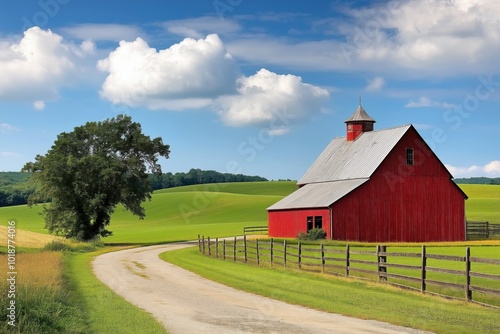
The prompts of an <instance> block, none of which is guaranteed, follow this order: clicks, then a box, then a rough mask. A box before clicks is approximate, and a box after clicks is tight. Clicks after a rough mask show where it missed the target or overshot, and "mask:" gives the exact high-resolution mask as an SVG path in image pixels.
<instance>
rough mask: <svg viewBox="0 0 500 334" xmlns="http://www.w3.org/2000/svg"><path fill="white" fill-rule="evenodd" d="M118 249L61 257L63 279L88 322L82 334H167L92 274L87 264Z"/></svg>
mask: <svg viewBox="0 0 500 334" xmlns="http://www.w3.org/2000/svg"><path fill="white" fill-rule="evenodd" d="M119 249H123V248H111V247H106V248H103V249H100V250H98V251H95V252H92V253H80V254H77V253H66V254H65V255H64V260H65V264H64V269H65V275H66V277H68V280H69V282H71V284H70V288H71V290H72V291H75V294H76V296H77V298H78V300H79V301H80V303H81V305H82V306H83V307H84V309H85V315H86V317H87V318H88V322H89V325H88V331H86V333H96V334H101V333H102V334H108V333H109V334H116V333H145V334H160V333H161V334H164V333H167V331H166V329H165V328H164V327H163V326H162V325H161V324H160V323H159V322H158V321H157V320H156V319H155V318H154V317H153V316H152V315H151V314H149V313H147V312H146V311H144V310H141V309H139V308H138V307H136V306H134V305H132V304H130V303H129V302H127V301H126V300H125V299H123V298H122V297H120V296H118V295H117V294H116V293H114V292H113V291H111V290H110V289H109V288H108V287H107V286H106V285H104V284H103V283H102V282H101V281H99V279H97V277H95V276H94V274H93V273H92V268H91V262H92V259H93V258H94V257H95V256H97V255H100V254H103V253H106V252H110V251H116V250H119Z"/></svg>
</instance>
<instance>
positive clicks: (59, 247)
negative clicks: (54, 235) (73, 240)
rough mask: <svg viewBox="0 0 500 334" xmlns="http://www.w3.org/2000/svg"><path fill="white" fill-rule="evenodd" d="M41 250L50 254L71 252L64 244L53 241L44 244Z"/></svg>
mask: <svg viewBox="0 0 500 334" xmlns="http://www.w3.org/2000/svg"><path fill="white" fill-rule="evenodd" d="M43 250H45V251H52V252H62V251H69V250H71V247H70V246H69V245H68V244H66V243H64V242H61V241H57V240H54V241H51V242H49V243H48V244H46V245H45V246H44V247H43Z"/></svg>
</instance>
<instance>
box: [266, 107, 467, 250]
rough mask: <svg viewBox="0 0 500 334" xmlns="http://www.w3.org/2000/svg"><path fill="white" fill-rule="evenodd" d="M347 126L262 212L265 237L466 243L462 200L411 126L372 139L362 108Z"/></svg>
mask: <svg viewBox="0 0 500 334" xmlns="http://www.w3.org/2000/svg"><path fill="white" fill-rule="evenodd" d="M345 123H346V130H347V134H346V136H345V137H338V138H334V139H333V140H332V141H331V142H330V144H329V145H328V146H327V147H326V149H325V150H324V151H323V153H321V155H320V156H319V157H318V158H317V159H316V161H315V162H314V163H313V164H312V166H311V167H310V168H309V170H308V171H307V172H306V173H305V175H304V176H303V177H302V178H301V179H300V180H299V182H298V186H299V189H298V190H296V191H295V192H293V193H292V194H290V195H289V196H287V197H285V198H283V199H282V200H280V201H279V202H277V203H275V204H274V205H272V206H270V207H269V208H268V209H267V210H268V219H269V236H271V237H296V236H297V234H298V233H299V232H301V231H303V232H306V231H308V230H309V229H312V228H314V227H321V228H323V229H324V230H325V231H326V234H327V238H328V239H337V240H353V241H367V242H388V241H405V242H424V241H456V240H465V221H466V219H465V200H466V199H467V195H465V193H464V192H463V191H462V190H461V189H460V188H459V187H458V186H457V185H456V184H455V183H454V182H453V180H452V178H453V177H452V175H451V174H450V172H449V171H448V170H447V169H446V167H445V166H444V165H443V163H442V162H441V161H440V160H439V159H438V157H437V156H436V155H435V154H434V152H433V151H432V150H431V149H430V147H429V146H428V145H427V144H426V143H425V141H424V140H423V139H422V137H421V136H420V135H419V133H418V132H417V130H415V128H414V127H413V125H403V126H399V127H395V128H390V129H384V130H378V131H373V124H374V123H375V120H373V119H372V118H371V117H370V116H368V114H367V113H366V111H365V110H364V109H363V107H362V106H361V104H360V105H359V106H358V108H357V109H356V111H355V112H354V114H353V115H352V116H351V117H349V119H347V120H346V121H345Z"/></svg>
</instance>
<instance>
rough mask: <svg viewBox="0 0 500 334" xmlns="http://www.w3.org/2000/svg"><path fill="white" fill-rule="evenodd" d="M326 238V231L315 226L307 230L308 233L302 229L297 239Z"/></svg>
mask: <svg viewBox="0 0 500 334" xmlns="http://www.w3.org/2000/svg"><path fill="white" fill-rule="evenodd" d="M325 238H326V232H325V230H323V229H322V228H313V229H311V230H309V231H307V233H304V232H302V231H301V232H300V233H299V234H298V235H297V239H299V240H320V239H325Z"/></svg>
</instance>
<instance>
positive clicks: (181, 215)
mask: <svg viewBox="0 0 500 334" xmlns="http://www.w3.org/2000/svg"><path fill="white" fill-rule="evenodd" d="M460 187H461V188H462V189H463V190H464V191H465V192H466V194H467V195H468V196H469V200H467V202H466V211H467V219H469V220H488V221H490V222H493V223H500V186H494V185H470V184H465V185H460ZM295 189H297V187H296V185H295V182H242V183H220V184H201V185H193V186H185V187H178V188H169V189H164V190H157V191H155V192H154V194H153V198H152V200H151V201H149V202H146V203H145V204H144V206H145V208H146V218H145V219H144V220H139V219H138V218H137V217H135V216H133V215H131V214H130V213H129V212H127V211H125V210H124V209H123V207H121V206H120V207H117V208H116V210H115V213H114V214H113V217H112V220H111V226H110V227H109V229H110V230H111V231H113V233H114V235H113V236H111V237H108V238H106V239H104V241H105V242H107V243H115V244H119V243H137V244H152V243H161V242H168V241H174V240H192V239H196V238H197V235H198V234H202V235H209V236H211V237H214V236H219V237H225V236H234V235H241V234H242V231H243V227H244V226H251V225H266V224H267V212H266V210H265V209H266V208H267V207H268V206H270V205H271V204H273V203H275V202H276V201H278V200H279V199H281V198H283V197H284V196H286V195H288V194H289V193H291V192H292V191H294V190H295ZM41 211H42V207H41V206H36V207H33V208H31V209H30V208H28V207H27V206H25V205H21V206H13V207H3V208H0V217H1V218H2V220H3V221H4V222H2V224H6V222H7V221H8V220H11V219H14V220H16V222H17V228H18V229H24V230H29V231H33V232H39V233H45V234H46V233H47V230H45V229H44V223H43V219H42V217H41V216H40V215H39V213H40V212H41Z"/></svg>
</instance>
